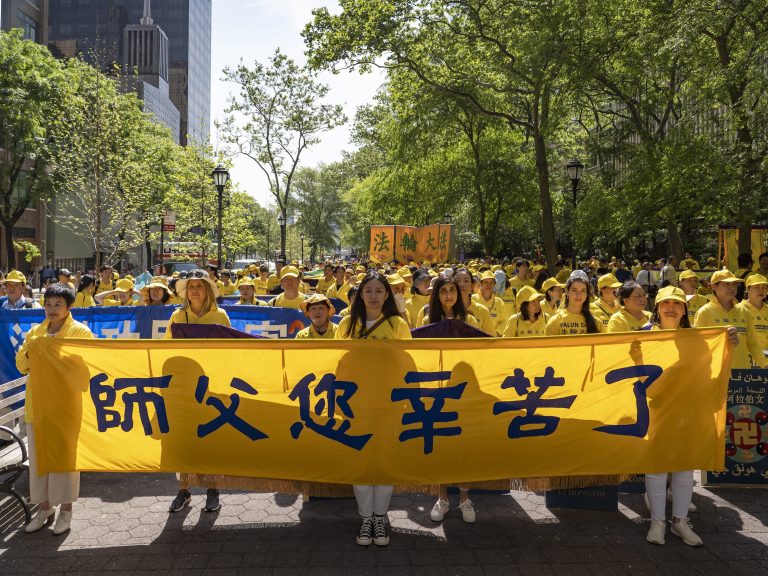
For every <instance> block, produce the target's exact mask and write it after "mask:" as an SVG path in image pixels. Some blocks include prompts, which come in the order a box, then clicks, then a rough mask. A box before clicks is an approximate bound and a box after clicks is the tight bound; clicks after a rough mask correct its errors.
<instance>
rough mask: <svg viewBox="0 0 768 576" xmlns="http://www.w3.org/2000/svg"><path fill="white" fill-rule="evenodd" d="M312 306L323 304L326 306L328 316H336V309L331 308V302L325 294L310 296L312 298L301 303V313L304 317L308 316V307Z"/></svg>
mask: <svg viewBox="0 0 768 576" xmlns="http://www.w3.org/2000/svg"><path fill="white" fill-rule="evenodd" d="M313 304H325V305H326V306H328V311H329V315H330V316H333V315H334V314H336V308H334V307H333V304H332V303H331V300H330V299H329V298H328V296H326V295H325V294H312V296H310V297H309V298H307V299H306V300H304V302H302V303H301V311H302V312H304V314H305V315H307V316H309V307H310V306H312V305H313Z"/></svg>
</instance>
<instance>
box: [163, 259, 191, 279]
mask: <svg viewBox="0 0 768 576" xmlns="http://www.w3.org/2000/svg"><path fill="white" fill-rule="evenodd" d="M164 266H165V273H166V274H167V275H168V276H170V275H171V274H173V273H174V272H181V271H184V272H189V271H190V270H196V269H198V268H199V266H198V265H197V264H196V263H195V262H189V261H185V262H166V263H165V264H164Z"/></svg>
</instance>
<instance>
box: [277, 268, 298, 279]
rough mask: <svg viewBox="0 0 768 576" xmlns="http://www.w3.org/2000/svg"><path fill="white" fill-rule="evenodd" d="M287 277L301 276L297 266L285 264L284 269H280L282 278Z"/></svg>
mask: <svg viewBox="0 0 768 576" xmlns="http://www.w3.org/2000/svg"><path fill="white" fill-rule="evenodd" d="M287 277H293V278H298V277H299V270H298V268H296V267H295V266H283V269H282V270H280V280H282V279H283V278H287Z"/></svg>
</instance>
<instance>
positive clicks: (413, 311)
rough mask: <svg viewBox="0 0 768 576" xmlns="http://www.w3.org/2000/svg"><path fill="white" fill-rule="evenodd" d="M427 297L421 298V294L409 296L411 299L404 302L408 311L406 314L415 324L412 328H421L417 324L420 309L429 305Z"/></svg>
mask: <svg viewBox="0 0 768 576" xmlns="http://www.w3.org/2000/svg"><path fill="white" fill-rule="evenodd" d="M429 298H430V297H429V295H427V296H422V295H421V294H411V297H410V298H408V299H407V300H406V301H405V307H406V309H407V310H408V314H410V316H411V320H412V321H414V322H415V324H414V326H421V324H419V313H420V312H421V309H422V308H424V306H426V305H427V304H429Z"/></svg>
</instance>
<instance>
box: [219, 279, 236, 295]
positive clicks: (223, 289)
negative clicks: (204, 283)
mask: <svg viewBox="0 0 768 576" xmlns="http://www.w3.org/2000/svg"><path fill="white" fill-rule="evenodd" d="M235 292H237V286H235V285H234V284H229V285H227V286H225V285H224V283H223V282H222V284H221V286H219V293H220V294H221V295H222V296H232V294H234V293H235Z"/></svg>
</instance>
